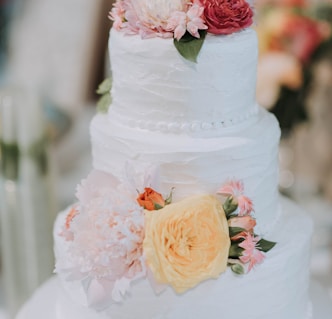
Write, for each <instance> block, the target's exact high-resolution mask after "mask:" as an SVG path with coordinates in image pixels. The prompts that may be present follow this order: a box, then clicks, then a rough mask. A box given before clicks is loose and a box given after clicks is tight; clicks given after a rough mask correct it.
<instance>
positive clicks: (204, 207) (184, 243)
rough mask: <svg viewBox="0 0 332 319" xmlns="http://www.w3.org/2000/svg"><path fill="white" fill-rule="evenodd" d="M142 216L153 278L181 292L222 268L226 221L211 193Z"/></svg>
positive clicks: (226, 243)
mask: <svg viewBox="0 0 332 319" xmlns="http://www.w3.org/2000/svg"><path fill="white" fill-rule="evenodd" d="M145 216H146V232H145V239H144V242H143V249H144V254H145V257H146V260H147V263H148V265H149V267H150V269H151V270H152V272H153V274H154V277H155V279H156V281H157V282H159V283H166V284H170V285H172V286H173V288H174V290H175V291H176V292H178V293H181V292H184V291H186V290H187V289H189V288H191V287H194V286H196V285H197V284H198V283H200V282H201V281H203V280H206V279H209V278H217V277H218V276H219V275H220V274H221V273H222V272H224V271H225V270H226V267H227V259H228V251H229V247H230V239H229V233H228V224H227V220H226V217H225V213H224V211H223V208H222V205H221V203H220V202H219V201H218V200H217V199H216V198H215V197H214V196H210V195H199V196H194V197H191V198H187V199H184V200H182V201H181V202H178V203H174V204H170V205H168V206H165V207H164V208H162V209H160V210H158V211H152V212H151V211H146V214H145Z"/></svg>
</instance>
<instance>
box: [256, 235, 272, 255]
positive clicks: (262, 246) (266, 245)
mask: <svg viewBox="0 0 332 319" xmlns="http://www.w3.org/2000/svg"><path fill="white" fill-rule="evenodd" d="M275 245H276V243H275V242H272V241H268V240H265V239H263V238H262V239H261V240H260V241H259V242H258V243H257V248H258V249H259V250H261V251H263V252H265V253H266V252H268V251H269V250H271V249H272V248H273V247H274V246H275Z"/></svg>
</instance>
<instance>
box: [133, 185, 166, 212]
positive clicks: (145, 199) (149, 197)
mask: <svg viewBox="0 0 332 319" xmlns="http://www.w3.org/2000/svg"><path fill="white" fill-rule="evenodd" d="M137 202H138V204H139V205H140V206H142V207H143V208H144V209H146V210H157V209H160V208H163V207H164V206H165V200H164V198H163V196H162V195H161V194H159V193H157V192H156V191H155V190H153V189H152V188H150V187H146V188H144V193H141V194H139V195H138V198H137Z"/></svg>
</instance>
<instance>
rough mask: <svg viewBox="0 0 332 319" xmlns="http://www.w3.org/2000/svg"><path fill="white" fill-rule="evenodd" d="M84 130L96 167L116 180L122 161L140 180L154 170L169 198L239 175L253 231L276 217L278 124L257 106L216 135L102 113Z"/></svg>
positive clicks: (207, 190) (214, 186)
mask: <svg viewBox="0 0 332 319" xmlns="http://www.w3.org/2000/svg"><path fill="white" fill-rule="evenodd" d="M111 107H112V106H111ZM110 114H111V112H110ZM90 134H91V139H92V155H93V167H94V168H95V169H97V170H101V171H105V172H108V173H111V174H113V175H114V176H116V177H117V178H118V179H120V180H121V179H123V176H124V172H125V169H126V167H128V165H129V166H132V168H133V170H134V171H135V176H138V177H140V178H141V179H143V176H144V175H146V174H147V173H148V172H149V171H152V170H154V171H156V172H157V175H158V180H159V182H160V183H159V189H158V190H159V191H160V192H161V193H163V194H168V193H169V192H170V190H171V189H172V188H174V192H173V199H174V200H175V201H178V200H180V199H183V198H185V197H187V196H190V195H193V194H202V193H209V194H214V193H216V192H217V190H218V188H220V186H221V185H222V184H223V183H225V182H226V181H228V180H231V179H236V180H241V181H242V182H243V184H244V186H245V192H246V194H247V195H248V197H249V198H251V199H252V200H253V203H254V211H255V214H254V216H255V218H256V220H257V232H258V233H259V234H262V235H263V234H266V233H268V232H269V231H270V230H271V229H272V228H273V226H274V224H275V222H276V221H277V219H278V213H277V212H278V188H277V185H278V143H279V138H280V129H279V125H278V123H277V121H276V119H275V117H274V116H273V115H271V114H270V113H268V112H267V111H265V110H263V109H259V111H258V113H257V114H256V115H255V116H253V117H251V118H250V119H248V120H247V121H244V122H242V123H241V124H238V125H234V126H231V127H227V128H222V129H220V130H219V132H217V133H216V134H214V135H215V136H217V137H209V138H205V137H201V136H204V134H200V137H198V136H196V137H193V136H190V135H188V134H172V133H169V132H168V133H163V132H161V131H155V132H152V131H149V130H145V129H140V128H137V127H130V126H128V125H126V124H122V122H121V121H119V120H118V119H117V118H112V117H110V116H109V115H108V116H107V115H102V114H97V115H96V116H95V118H94V119H93V121H92V123H91V127H90ZM146 186H149V185H146Z"/></svg>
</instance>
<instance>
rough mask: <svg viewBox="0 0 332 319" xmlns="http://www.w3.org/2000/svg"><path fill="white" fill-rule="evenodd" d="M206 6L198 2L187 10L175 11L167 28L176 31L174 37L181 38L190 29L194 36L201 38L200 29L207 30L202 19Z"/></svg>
mask: <svg viewBox="0 0 332 319" xmlns="http://www.w3.org/2000/svg"><path fill="white" fill-rule="evenodd" d="M203 11H204V8H203V7H202V6H200V5H198V4H194V5H192V6H191V7H190V8H189V10H188V11H187V12H183V11H175V12H173V14H172V15H171V17H170V18H169V19H168V23H167V26H166V30H168V31H174V38H175V39H177V40H180V39H181V38H182V37H183V35H184V34H185V33H186V31H188V32H189V33H190V34H191V35H192V36H194V37H196V38H200V34H199V32H198V30H206V29H207V26H206V25H205V24H204V20H203V19H202V15H203Z"/></svg>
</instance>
